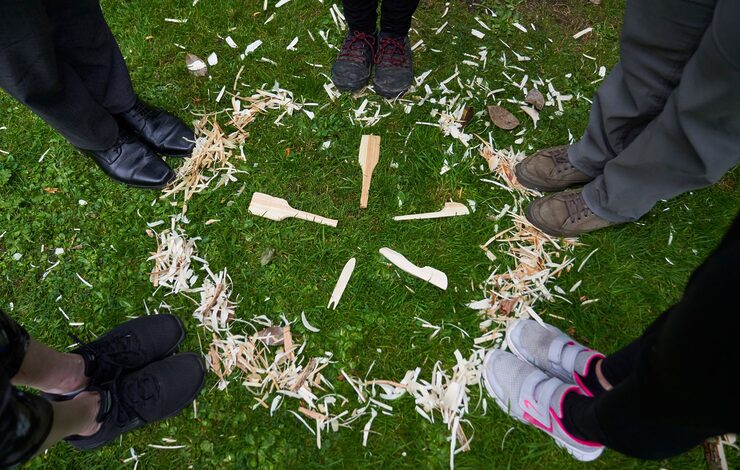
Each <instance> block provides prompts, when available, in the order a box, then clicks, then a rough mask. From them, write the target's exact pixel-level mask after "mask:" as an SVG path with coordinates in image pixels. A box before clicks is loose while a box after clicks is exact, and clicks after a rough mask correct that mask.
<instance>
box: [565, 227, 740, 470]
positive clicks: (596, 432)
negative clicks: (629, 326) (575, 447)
mask: <svg viewBox="0 0 740 470" xmlns="http://www.w3.org/2000/svg"><path fill="white" fill-rule="evenodd" d="M738 289H740V216H738V217H737V218H736V219H735V222H734V224H733V225H732V227H731V228H730V231H729V232H728V233H727V235H726V236H725V238H724V239H723V241H722V243H721V244H720V246H719V247H718V248H717V249H716V250H715V251H714V252H713V253H712V254H711V255H710V256H709V258H707V260H706V261H705V262H704V264H702V265H701V266H700V267H699V268H698V269H697V270H696V271H694V273H693V274H692V276H691V278H690V279H689V282H688V284H687V286H686V289H685V290H684V294H683V297H682V298H681V300H680V301H679V302H678V303H677V304H675V305H673V306H672V307H671V308H669V309H668V310H667V311H665V312H664V313H663V314H662V315H661V316H660V317H659V318H658V319H657V320H656V321H655V322H654V323H653V324H652V325H650V326H649V327H648V328H647V330H646V331H645V333H644V334H643V335H642V336H641V337H640V338H639V339H637V340H636V341H634V342H632V343H630V344H629V345H628V346H626V347H625V348H623V349H622V350H620V351H618V352H616V353H615V354H613V355H611V356H608V357H606V358H605V359H604V361H603V362H602V372H603V373H604V376H605V377H606V379H607V380H608V381H609V382H610V383H611V384H612V385H613V386H614V388H613V389H611V390H610V391H607V392H602V393H600V394H598V395H597V396H596V397H595V398H587V397H584V396H579V395H576V394H570V395H568V397H567V398H566V400H565V402H564V404H563V406H564V409H563V411H564V414H565V416H566V418H567V420H566V427H568V428H569V429H571V430H572V431H573V433H574V434H575V435H577V436H580V437H583V438H584V439H586V440H590V441H595V442H599V443H601V444H603V445H605V446H606V447H609V448H611V449H614V450H617V451H619V452H621V453H623V454H627V455H630V456H633V457H638V458H644V459H664V458H668V457H672V456H675V455H678V454H681V453H683V452H686V451H687V450H689V449H691V448H692V447H695V446H697V445H698V444H700V443H702V442H703V441H704V440H705V439H706V438H708V437H713V436H718V435H722V434H727V433H737V432H740V399H739V398H738V397H740V392H739V391H738V390H739V389H738V378H737V374H738V372H739V371H740V345H739V344H738V340H737V335H738V332H739V331H740V303H739V302H738V297H737V294H738Z"/></svg>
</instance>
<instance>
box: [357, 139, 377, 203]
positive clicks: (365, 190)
mask: <svg viewBox="0 0 740 470" xmlns="http://www.w3.org/2000/svg"><path fill="white" fill-rule="evenodd" d="M379 159H380V136H377V135H363V136H362V141H361V142H360V156H359V158H358V160H359V162H360V167H361V168H362V194H361V195H360V207H361V208H363V209H366V208H367V201H368V198H369V197H370V182H371V181H372V179H373V171H375V165H377V164H378V160H379Z"/></svg>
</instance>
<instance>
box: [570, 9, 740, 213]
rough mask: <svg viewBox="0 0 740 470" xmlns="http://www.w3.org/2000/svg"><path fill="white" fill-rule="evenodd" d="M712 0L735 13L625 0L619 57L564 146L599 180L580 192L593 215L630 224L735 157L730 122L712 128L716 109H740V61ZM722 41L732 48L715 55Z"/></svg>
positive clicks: (718, 172) (717, 173)
mask: <svg viewBox="0 0 740 470" xmlns="http://www.w3.org/2000/svg"><path fill="white" fill-rule="evenodd" d="M716 4H723V5H722V9H721V10H722V11H725V14H730V15H733V14H734V15H737V8H738V7H737V4H738V2H736V1H735V2H734V4H733V2H727V1H725V0H720V1H719V2H717V1H716V0H702V1H691V2H689V1H685V0H643V1H631V2H629V4H628V7H627V11H626V13H625V25H624V30H623V36H622V62H620V64H619V65H618V66H617V67H616V68H615V70H614V71H613V72H612V73H611V74H610V76H609V77H608V78H607V80H606V81H605V83H604V84H603V85H602V87H601V88H600V89H599V91H598V93H597V96H596V99H595V100H594V106H593V108H592V113H591V118H590V121H589V126H588V128H587V130H586V133H585V135H584V137H583V139H582V140H581V141H580V142H578V143H577V144H574V145H573V146H571V148H570V151H569V155H570V159H571V162H572V163H573V164H574V165H575V166H576V167H577V168H579V169H580V170H582V171H584V172H586V173H588V174H591V175H594V176H596V179H595V180H594V181H593V182H591V183H589V184H588V185H586V187H585V188H584V192H583V195H584V198H585V199H586V203H587V204H588V205H589V207H590V208H591V209H592V210H593V211H594V212H595V213H596V214H597V215H599V216H601V217H604V218H606V219H608V220H613V221H629V220H636V219H638V218H639V217H640V216H642V215H643V214H645V213H646V212H647V211H649V210H650V208H651V207H652V206H653V205H654V204H655V203H656V202H657V201H658V200H660V199H667V198H671V197H674V196H676V195H678V194H680V193H682V192H685V191H689V190H691V189H696V188H700V187H703V186H707V185H709V184H711V183H712V182H714V181H716V180H717V179H718V178H719V177H721V176H722V174H724V173H725V172H726V171H727V170H728V169H730V168H731V167H732V166H733V165H735V164H736V163H737V161H738V151H737V148H738V147H737V144H738V138H737V136H738V133H737V131H736V128H733V127H732V124H730V123H729V121H727V120H725V119H721V121H722V122H723V123H722V124H721V125H719V124H718V119H717V113H716V108H717V107H720V108H722V107H724V108H726V109H728V110H731V109H732V108H733V107H735V108H736V107H738V106H740V96H739V95H738V91H737V90H736V89H734V88H733V86H732V85H733V82H734V81H735V80H737V78H734V77H733V74H735V77H736V76H737V75H736V74H737V72H738V70H737V68H736V63H735V64H733V62H732V60H730V57H735V58H737V57H738V55H737V46H736V43H737V36H736V35H737V33H736V32H735V31H733V29H736V28H735V26H733V25H731V24H728V22H727V21H724V22H723V21H719V20H721V18H719V16H720V14H721V13H718V12H719V11H720V9H719V7H717V11H716V12H715V6H716ZM729 10H733V11H729ZM715 13H716V14H715ZM713 17H714V18H715V19H713ZM735 18H737V16H735ZM720 46H723V47H725V48H727V49H728V50H729V49H733V50H734V51H735V52H733V53H726V54H724V55H723V54H719V55H718V54H717V48H718V47H720ZM732 54H734V56H733V55H732ZM698 64H701V65H700V66H699V65H698ZM698 67H704V69H703V71H702V70H698ZM706 67H709V69H707V68H706ZM679 82H680V85H679ZM737 114H738V113H735V115H736V116H737ZM729 117H730V118H732V117H734V118H735V119H737V117H735V116H729ZM735 119H730V121H735ZM735 122H737V121H735ZM728 124H730V125H729V127H728ZM715 129H716V130H719V132H715ZM733 129H735V130H733ZM708 131H709V132H711V133H707V132H708ZM733 144H735V145H733ZM733 152H734V153H733Z"/></svg>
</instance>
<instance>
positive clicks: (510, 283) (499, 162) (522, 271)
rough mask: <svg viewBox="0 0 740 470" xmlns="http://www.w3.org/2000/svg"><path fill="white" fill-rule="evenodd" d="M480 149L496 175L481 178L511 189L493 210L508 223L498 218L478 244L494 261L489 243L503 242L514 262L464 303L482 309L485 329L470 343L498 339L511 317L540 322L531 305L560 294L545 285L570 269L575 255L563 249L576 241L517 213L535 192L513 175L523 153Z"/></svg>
mask: <svg viewBox="0 0 740 470" xmlns="http://www.w3.org/2000/svg"><path fill="white" fill-rule="evenodd" d="M481 155H482V156H483V158H485V160H486V161H487V162H488V166H489V169H490V170H491V171H492V172H493V173H494V174H495V175H496V176H497V177H498V179H499V181H490V180H484V181H487V182H490V183H492V184H496V185H497V186H500V187H503V188H505V189H507V190H508V191H509V192H511V193H512V194H513V195H514V201H513V206H512V205H508V204H507V205H506V206H505V207H504V208H503V209H502V210H501V211H500V212H499V213H498V214H497V215H496V216H495V219H496V220H501V219H503V218H504V217H508V218H509V219H510V220H511V222H512V226H511V227H509V228H507V229H504V230H501V231H499V230H498V224H497V225H496V229H495V231H496V232H497V233H496V234H495V235H494V236H492V237H491V238H490V239H489V240H488V241H487V242H486V243H485V244H483V245H482V246H481V248H482V249H483V250H484V252H485V253H486V255H487V256H488V258H489V259H490V260H491V261H496V256H495V255H494V254H493V253H491V252H490V250H489V249H488V247H489V246H490V245H491V244H492V243H494V242H495V243H497V244H499V245H501V244H503V245H504V246H508V255H509V256H510V257H511V258H513V261H514V267H513V268H511V267H509V268H506V267H503V266H498V267H496V268H495V269H494V271H493V272H492V273H491V275H490V276H489V277H488V279H487V280H486V282H485V285H486V291H487V293H488V295H487V298H485V299H483V300H480V301H477V302H472V303H471V304H469V307H471V308H474V309H476V310H480V311H482V312H483V316H484V320H483V321H482V322H481V324H480V329H481V331H482V332H483V333H484V334H483V335H482V336H481V337H479V338H476V339H475V344H483V343H489V342H492V341H493V342H497V341H500V340H501V339H503V334H502V330H503V328H505V325H506V323H507V322H508V321H510V320H511V319H514V318H533V319H535V320H537V321H539V322H542V320H541V319H540V317H539V316H538V315H537V313H536V312H535V310H534V308H533V306H534V305H535V304H536V303H537V302H538V301H540V300H545V301H552V300H554V298H555V297H559V296H558V295H557V294H553V293H552V292H551V291H550V287H549V286H550V285H551V284H552V283H553V281H555V280H556V279H557V278H558V277H559V276H560V275H561V274H562V273H564V272H569V271H570V270H571V269H572V267H573V263H574V262H575V258H573V257H572V256H568V254H569V253H571V252H572V251H573V249H574V248H575V247H576V246H578V245H579V243H578V241H577V240H576V239H573V238H566V239H555V238H553V237H550V236H549V235H547V234H545V233H543V232H541V231H540V230H539V229H537V228H536V227H534V226H533V225H532V224H531V223H530V222H529V221H528V220H527V218H526V217H525V216H523V215H521V209H522V208H523V207H524V206H525V205H526V204H527V203H528V201H529V198H530V197H531V196H539V195H540V194H539V193H538V192H537V191H532V190H530V189H527V188H525V187H524V186H522V185H521V184H519V182H518V181H517V179H516V174H515V173H514V167H515V166H516V164H517V163H519V162H520V161H521V160H522V159H523V158H524V154H523V153H521V152H520V153H515V152H513V151H511V150H494V149H493V147H492V146H490V145H484V146H483V147H482V149H481Z"/></svg>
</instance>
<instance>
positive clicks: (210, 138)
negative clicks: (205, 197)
mask: <svg viewBox="0 0 740 470" xmlns="http://www.w3.org/2000/svg"><path fill="white" fill-rule="evenodd" d="M305 106H307V104H304V103H297V102H296V101H295V100H294V98H293V93H292V92H290V91H288V90H284V89H282V88H279V87H278V86H277V85H276V86H275V87H274V88H273V89H272V90H269V91H267V90H257V91H256V92H255V93H254V94H252V95H251V96H248V97H242V96H239V95H233V96H232V99H231V108H229V109H226V110H224V111H222V112H221V113H211V114H207V115H205V116H203V117H201V119H200V120H198V121H197V122H196V123H195V135H196V140H195V149H194V151H193V155H192V157H190V158H188V159H187V160H186V161H185V163H184V164H183V165H182V166H181V167H180V168H179V169H178V171H177V177H176V179H175V181H174V183H173V184H172V185H170V186H169V187H167V188H166V189H165V191H164V194H163V196H162V197H163V198H168V197H176V196H178V195H180V194H182V198H183V212H186V211H187V203H188V201H190V199H191V198H192V197H193V195H194V194H197V193H201V192H203V191H205V190H206V189H217V188H220V187H222V186H226V185H228V184H229V183H233V182H235V181H236V180H237V179H236V175H237V174H238V173H243V171H240V170H238V169H237V167H236V165H235V162H237V161H246V156H245V155H244V148H243V144H244V142H246V140H247V139H248V138H249V132H248V131H247V129H246V128H247V126H248V125H249V124H250V123H251V122H252V121H254V119H255V118H256V117H257V116H259V115H262V114H265V113H266V112H268V111H273V110H278V111H280V114H279V115H278V117H277V118H276V119H275V121H274V123H275V124H276V125H280V124H281V121H282V119H283V118H284V117H285V116H286V115H287V116H292V115H293V113H295V112H296V111H300V110H303V111H304V112H305V113H306V114H307V115H308V116H309V118H313V113H311V112H310V111H308V110H307V109H305ZM223 112H226V113H227V114H228V115H229V116H230V119H229V121H228V122H227V124H226V126H225V127H224V126H222V125H221V124H219V122H218V116H219V115H220V114H222V113H223ZM225 128H233V129H234V130H233V131H231V132H227V131H225V130H224V129H225Z"/></svg>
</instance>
